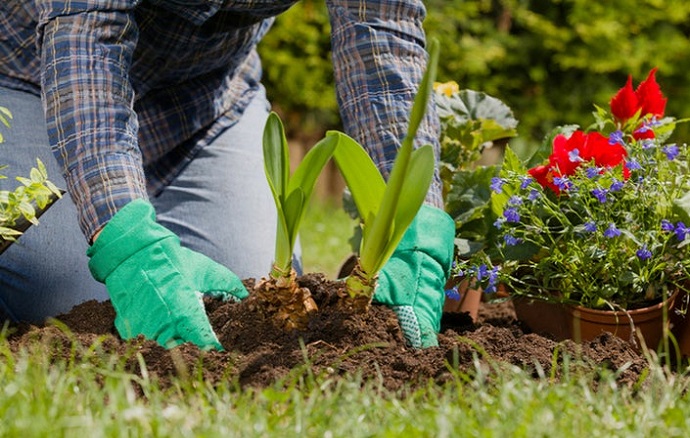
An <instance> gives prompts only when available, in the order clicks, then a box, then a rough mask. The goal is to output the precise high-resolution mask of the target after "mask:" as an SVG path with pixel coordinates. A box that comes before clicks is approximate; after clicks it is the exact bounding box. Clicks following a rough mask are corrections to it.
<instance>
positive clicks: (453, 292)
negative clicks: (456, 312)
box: [446, 286, 460, 301]
mask: <svg viewBox="0 0 690 438" xmlns="http://www.w3.org/2000/svg"><path fill="white" fill-rule="evenodd" d="M446 296H447V297H448V298H450V299H451V300H453V301H460V291H458V287H457V286H453V288H452V289H446Z"/></svg>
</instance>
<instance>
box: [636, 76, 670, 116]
mask: <svg viewBox="0 0 690 438" xmlns="http://www.w3.org/2000/svg"><path fill="white" fill-rule="evenodd" d="M655 75H656V68H654V69H652V71H650V72H649V75H648V76H647V79H645V80H644V81H642V82H640V85H638V86H637V90H635V94H637V98H638V99H639V100H640V105H641V106H642V115H643V116H646V115H648V114H651V115H652V116H654V117H663V116H664V111H665V110H666V101H667V100H668V99H666V98H665V97H664V95H663V93H662V92H661V88H660V87H659V84H657V82H656V77H655Z"/></svg>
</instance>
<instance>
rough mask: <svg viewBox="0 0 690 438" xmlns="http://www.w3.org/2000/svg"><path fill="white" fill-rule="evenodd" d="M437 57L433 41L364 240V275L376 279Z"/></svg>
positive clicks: (431, 88) (430, 89) (426, 101)
mask: <svg viewBox="0 0 690 438" xmlns="http://www.w3.org/2000/svg"><path fill="white" fill-rule="evenodd" d="M438 56H439V45H438V41H436V40H432V41H431V42H430V44H429V63H428V64H427V69H426V72H425V73H424V77H423V78H422V82H421V84H420V86H419V90H418V92H417V95H416V96H415V99H414V103H413V104H412V113H411V115H410V123H409V127H408V131H407V134H406V136H405V138H404V139H403V141H402V145H401V146H400V149H399V150H398V154H397V156H396V157H395V162H394V163H393V168H392V169H391V175H390V177H389V179H388V184H387V185H386V190H385V192H384V194H383V200H382V201H381V206H380V207H379V210H378V213H377V215H376V217H375V219H374V221H373V223H372V224H371V225H370V226H371V229H370V230H369V232H368V236H367V237H368V238H367V239H364V240H363V242H362V245H363V247H362V253H361V258H360V264H361V267H362V270H363V271H365V273H366V274H367V275H371V276H373V275H375V274H376V271H375V270H374V268H375V267H376V266H377V265H378V263H377V262H376V260H377V259H378V257H379V255H380V254H386V253H388V252H389V248H387V245H390V240H389V238H390V234H391V228H392V227H393V221H394V218H395V215H396V214H397V209H398V202H399V200H400V198H401V194H402V187H403V183H404V180H405V178H406V177H407V174H408V173H409V170H410V167H409V164H410V159H411V158H410V157H411V155H412V150H413V147H414V139H415V137H416V135H417V130H418V128H419V126H420V124H421V123H422V120H423V118H424V114H425V112H426V109H427V105H428V102H429V96H430V95H431V93H432V92H433V81H434V79H435V78H436V69H437V65H438ZM428 189H429V187H428V186H427V187H426V190H428ZM365 225H366V224H365Z"/></svg>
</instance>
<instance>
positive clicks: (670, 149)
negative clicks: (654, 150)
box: [661, 143, 680, 161]
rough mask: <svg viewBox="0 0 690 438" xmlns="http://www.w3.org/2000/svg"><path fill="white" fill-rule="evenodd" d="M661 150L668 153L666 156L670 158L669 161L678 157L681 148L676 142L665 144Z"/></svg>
mask: <svg viewBox="0 0 690 438" xmlns="http://www.w3.org/2000/svg"><path fill="white" fill-rule="evenodd" d="M661 150H662V151H663V153H665V154H666V158H668V159H669V161H671V160H673V159H674V158H676V157H677V156H678V154H679V153H680V149H678V146H677V145H676V144H675V143H674V144H670V145H668V146H664V147H663V148H662V149H661Z"/></svg>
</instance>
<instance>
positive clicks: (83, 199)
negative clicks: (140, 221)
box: [37, 0, 146, 237]
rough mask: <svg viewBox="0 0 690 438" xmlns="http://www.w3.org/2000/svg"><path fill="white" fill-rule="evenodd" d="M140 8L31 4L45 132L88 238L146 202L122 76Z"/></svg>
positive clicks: (113, 0)
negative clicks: (130, 206)
mask: <svg viewBox="0 0 690 438" xmlns="http://www.w3.org/2000/svg"><path fill="white" fill-rule="evenodd" d="M138 3H139V1H138V0H110V1H104V0H82V1H79V2H75V1H49V0H44V1H38V2H37V4H38V7H39V14H40V20H39V28H38V30H39V33H40V37H39V44H40V45H41V47H40V52H41V54H42V58H41V71H42V77H41V82H42V83H41V89H42V93H43V99H44V102H45V106H46V122H47V125H48V135H49V138H50V139H51V144H52V146H53V148H54V152H55V155H56V157H57V159H58V161H59V163H60V165H61V166H62V169H63V173H64V174H65V179H66V180H67V185H68V190H69V193H70V195H71V196H72V197H73V199H74V201H75V203H76V204H77V209H78V211H79V223H80V226H81V228H82V231H83V232H84V234H85V236H87V237H91V236H93V234H94V233H95V232H96V231H97V230H98V228H100V227H101V226H102V225H104V224H105V223H106V222H107V221H108V220H109V219H110V218H111V217H112V215H114V214H115V213H116V212H117V211H118V210H119V209H120V208H121V207H122V206H124V205H125V204H127V203H128V202H129V201H131V200H133V199H136V198H145V197H146V184H145V179H144V174H143V167H142V159H141V152H140V150H139V148H138V146H137V129H138V126H137V116H136V114H135V113H134V111H133V101H134V91H133V89H132V87H131V85H130V82H129V76H128V74H129V73H128V72H129V67H130V64H131V59H132V54H133V51H134V47H135V45H136V41H137V26H136V24H135V22H134V18H133V14H132V10H133V8H134V7H135V6H136V5H137V4H138Z"/></svg>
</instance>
